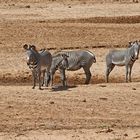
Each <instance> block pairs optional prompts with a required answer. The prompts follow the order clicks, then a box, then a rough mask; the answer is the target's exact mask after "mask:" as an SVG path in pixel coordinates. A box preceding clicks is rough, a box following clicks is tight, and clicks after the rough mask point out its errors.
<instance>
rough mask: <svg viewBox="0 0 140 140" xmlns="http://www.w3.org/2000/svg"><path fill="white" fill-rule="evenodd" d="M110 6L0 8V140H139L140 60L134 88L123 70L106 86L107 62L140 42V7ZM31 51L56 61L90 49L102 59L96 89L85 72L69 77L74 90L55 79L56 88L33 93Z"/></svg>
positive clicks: (96, 67)
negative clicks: (58, 54) (112, 53)
mask: <svg viewBox="0 0 140 140" xmlns="http://www.w3.org/2000/svg"><path fill="white" fill-rule="evenodd" d="M104 2H105V3H103V1H98V2H97V1H96V0H95V1H92V2H91V1H86V2H85V1H84V0H83V1H69V0H67V1H66V2H62V1H61V2H60V1H55V2H52V1H47V2H45V1H44V0H42V1H39V0H38V1H36V2H35V1H34V0H30V1H28V2H27V1H22V2H21V1H18V0H17V1H16V0H15V1H14V0H13V1H12V0H7V1H4V2H3V1H0V112H1V115H0V139H2V140H10V139H11V140H15V139H16V140H46V139H47V140H94V139H95V140H97V139H99V140H124V139H128V140H138V139H140V103H139V100H140V94H139V93H140V76H139V75H140V60H137V61H136V63H135V64H134V67H133V72H132V81H133V82H132V83H125V82H124V81H125V80H124V78H125V68H124V67H122V68H120V67H116V68H115V69H114V70H113V71H112V73H111V75H110V83H109V84H106V83H105V82H104V73H105V54H107V52H108V51H109V50H110V49H112V48H115V49H124V48H125V47H126V46H127V44H128V42H129V41H131V40H132V41H133V40H139V39H140V21H139V19H140V18H139V15H140V8H139V7H140V4H139V3H132V2H131V1H122V2H116V1H114V2H113V3H112V2H111V1H110V0H108V1H104ZM106 2H109V3H106ZM127 2H128V3H127ZM25 43H31V44H34V45H36V46H37V48H38V49H40V48H46V49H49V50H50V52H51V53H53V52H54V51H57V50H60V49H89V50H90V51H92V52H93V53H94V54H95V55H96V58H97V63H95V64H93V65H92V67H91V72H92V79H91V83H90V85H83V83H84V80H85V75H84V73H83V71H82V69H81V70H79V71H76V72H67V73H66V74H67V78H68V84H69V87H68V88H62V87H61V86H58V83H60V82H61V81H60V78H59V73H57V74H56V77H55V83H56V84H55V86H54V87H53V88H51V87H49V88H45V87H44V90H42V91H40V90H38V88H36V89H35V90H32V89H31V85H32V83H31V72H30V70H29V69H28V67H27V66H26V63H25V52H24V50H23V49H22V46H23V44H25Z"/></svg>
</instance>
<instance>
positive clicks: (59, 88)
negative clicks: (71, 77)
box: [52, 85, 77, 91]
mask: <svg viewBox="0 0 140 140" xmlns="http://www.w3.org/2000/svg"><path fill="white" fill-rule="evenodd" d="M76 87H77V86H74V85H73V86H65V87H64V86H62V85H56V86H53V87H52V91H64V90H68V91H70V90H69V89H71V88H76Z"/></svg>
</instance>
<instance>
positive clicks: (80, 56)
mask: <svg viewBox="0 0 140 140" xmlns="http://www.w3.org/2000/svg"><path fill="white" fill-rule="evenodd" d="M23 48H24V49H25V50H26V53H27V65H28V66H29V68H30V69H31V71H32V76H33V87H32V88H33V89H34V88H35V86H36V81H37V80H38V81H39V89H41V86H43V85H45V86H48V85H49V83H50V82H51V86H53V76H54V74H55V72H56V70H59V71H60V74H61V79H62V83H63V86H67V80H66V75H65V70H67V71H76V70H79V69H80V68H83V70H84V72H85V75H86V81H85V84H89V82H90V79H91V72H90V67H91V66H92V64H93V63H96V57H95V55H94V54H93V53H92V52H90V51H88V50H75V51H59V52H56V53H54V54H53V55H52V54H51V53H50V52H48V51H47V50H45V49H42V50H40V51H37V49H36V47H35V46H34V45H27V44H25V45H24V46H23ZM139 49H140V45H139V42H138V41H134V42H129V45H128V48H127V49H124V50H111V51H109V53H108V54H107V55H106V74H105V76H106V82H109V74H110V72H111V71H112V70H113V68H114V67H115V66H125V67H126V82H128V81H130V82H131V71H132V67H133V64H134V62H135V61H136V60H137V59H138V56H139ZM41 74H43V80H41ZM128 76H129V78H128Z"/></svg>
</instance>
